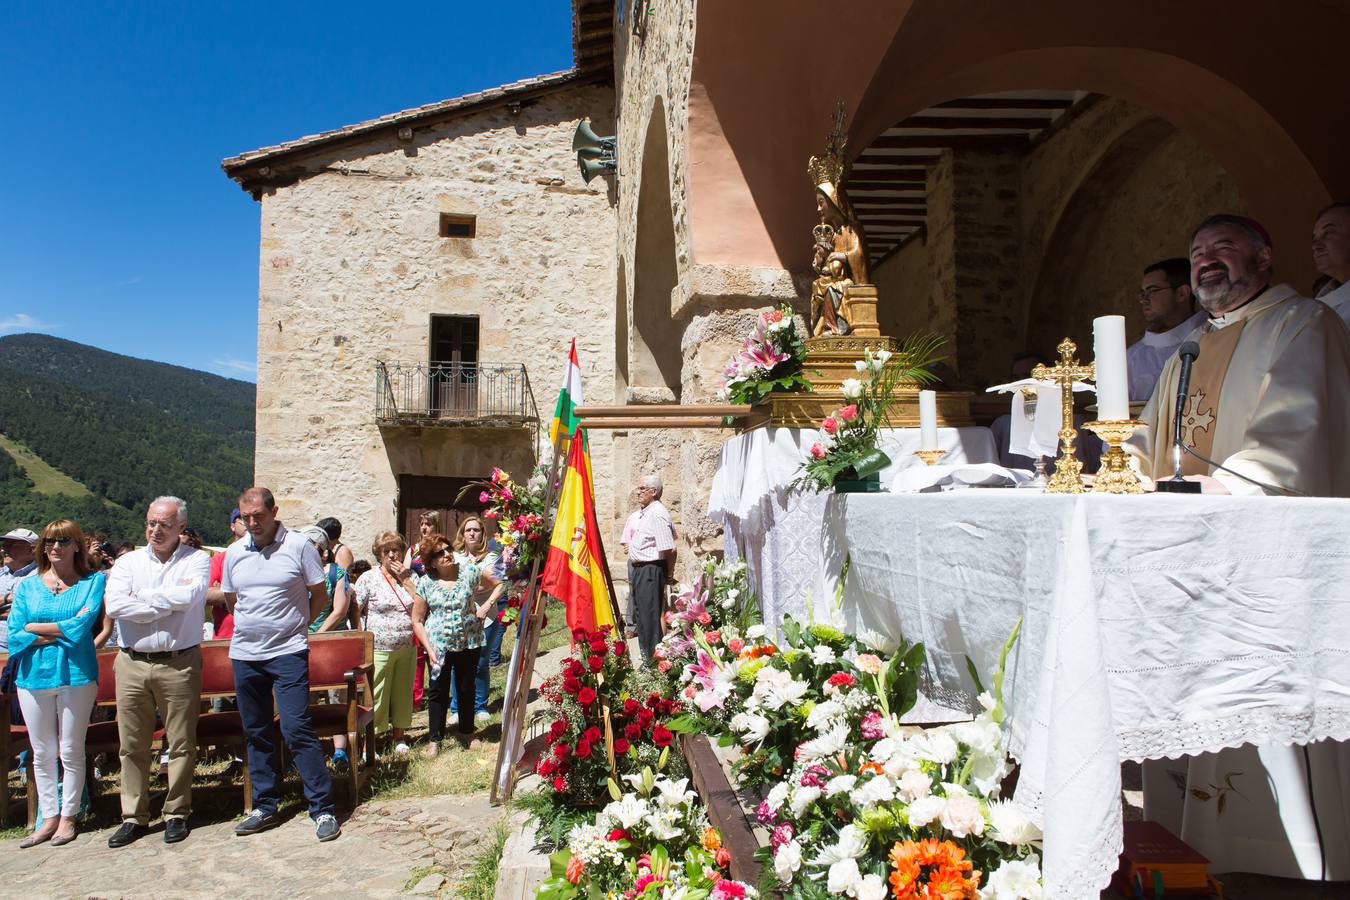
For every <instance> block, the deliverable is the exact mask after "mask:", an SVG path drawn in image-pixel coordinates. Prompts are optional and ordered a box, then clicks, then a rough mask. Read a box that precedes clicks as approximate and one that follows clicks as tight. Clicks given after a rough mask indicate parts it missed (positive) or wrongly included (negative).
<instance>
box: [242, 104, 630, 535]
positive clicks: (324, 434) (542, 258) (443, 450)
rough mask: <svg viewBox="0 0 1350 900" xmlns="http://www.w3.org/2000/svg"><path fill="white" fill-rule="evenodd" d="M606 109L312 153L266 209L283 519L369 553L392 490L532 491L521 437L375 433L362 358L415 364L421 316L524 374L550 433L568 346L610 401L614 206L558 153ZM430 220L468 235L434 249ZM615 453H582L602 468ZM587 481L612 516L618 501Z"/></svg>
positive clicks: (269, 448)
mask: <svg viewBox="0 0 1350 900" xmlns="http://www.w3.org/2000/svg"><path fill="white" fill-rule="evenodd" d="M613 104H614V98H613V92H612V91H611V90H609V89H608V88H604V87H595V86H590V87H575V88H569V89H566V90H563V91H560V92H558V93H556V94H551V95H547V96H545V97H543V98H540V99H538V100H535V101H530V102H527V103H526V104H525V105H524V107H523V108H522V109H520V110H519V111H518V112H515V113H513V112H512V111H511V110H509V109H507V108H501V109H496V110H488V111H483V112H479V113H475V114H472V115H466V116H463V117H461V118H457V119H453V120H450V121H447V122H445V123H443V124H441V125H439V126H437V127H435V128H432V129H428V130H427V131H426V132H425V133H423V132H422V131H420V130H419V131H418V132H417V135H416V138H415V140H414V141H412V142H410V143H407V144H405V143H403V142H400V141H398V140H397V139H396V138H395V137H393V136H390V137H388V138H384V137H375V138H372V140H371V141H370V142H368V143H365V144H362V145H360V146H357V147H354V148H347V149H343V150H340V151H329V152H327V153H321V154H315V155H314V157H313V158H312V160H310V161H309V162H308V163H307V167H308V169H309V171H310V172H311V174H310V175H309V176H308V177H306V178H304V179H302V180H300V181H298V182H297V183H295V184H293V185H291V186H288V187H283V188H278V189H276V190H275V191H274V192H272V193H269V194H267V195H266V196H264V198H263V200H262V237H261V254H260V255H261V259H260V292H259V314H258V320H259V324H258V329H259V331H258V413H257V427H258V452H257V463H256V466H257V472H256V477H257V480H258V482H259V483H262V484H266V485H268V486H270V487H272V488H273V489H274V490H275V491H276V492H277V496H278V498H279V502H280V503H281V505H282V507H283V510H282V516H283V518H284V519H285V521H287V522H289V523H291V524H295V525H298V524H303V523H307V522H313V521H314V520H315V519H317V518H319V517H321V516H325V515H336V516H337V517H338V518H340V519H341V520H342V521H343V524H344V528H345V531H344V538H345V539H347V540H348V541H349V542H350V543H351V544H352V546H353V547H355V548H357V550H358V551H362V552H364V551H365V548H367V547H368V546H369V544H370V541H371V538H372V536H373V535H374V534H375V533H376V532H378V531H381V530H385V529H389V528H392V527H394V526H395V521H394V519H395V503H396V490H397V476H398V475H400V474H417V475H440V476H451V477H481V476H485V475H487V474H488V473H489V472H490V470H491V468H492V466H493V465H498V464H501V465H503V466H504V467H506V468H509V469H510V470H511V471H512V472H513V474H515V475H517V476H519V477H521V478H523V477H526V476H527V475H528V469H529V467H530V465H531V464H532V463H533V461H534V458H535V447H534V435H533V432H532V431H526V430H525V429H514V430H502V429H495V428H493V429H487V428H481V429H462V428H422V429H408V428H394V429H384V430H381V429H380V428H378V427H377V426H376V421H375V363H376V361H377V360H385V361H402V362H414V363H416V362H425V361H426V360H427V358H428V356H429V352H430V351H429V347H428V340H429V324H430V317H431V316H432V315H433V314H447V315H477V316H478V317H479V322H480V348H479V359H480V361H481V362H484V363H525V364H526V366H527V371H528V374H529V378H530V383H531V387H532V388H533V394H534V399H535V403H536V405H537V406H538V409H539V414H540V417H541V418H542V419H543V420H544V421H543V425H544V435H545V437H546V435H547V430H546V429H547V420H548V417H549V416H551V414H552V409H553V402H554V398H555V397H556V395H557V390H558V386H559V383H560V381H561V377H562V370H563V365H564V363H565V360H566V353H567V346H568V343H569V341H570V340H571V338H572V337H573V336H574V335H575V336H576V337H577V352H578V354H579V356H580V359H581V366H582V377H583V383H584V386H585V389H586V392H587V395H588V396H591V397H593V398H598V399H600V400H602V401H603V400H606V399H608V393H607V392H608V388H609V385H612V384H613V380H614V359H615V352H614V344H613V341H612V335H613V333H614V307H613V299H612V298H613V296H614V285H615V232H614V212H613V206H612V203H613V199H612V196H611V193H610V186H609V185H608V184H607V183H606V181H605V180H604V179H600V180H596V181H593V182H592V183H591V185H590V186H589V187H588V186H584V185H583V184H582V183H581V181H580V179H579V177H578V175H577V171H576V161H575V157H574V156H573V153H572V150H571V139H572V132H573V130H574V129H575V127H576V125H577V122H578V121H579V120H581V119H586V118H590V119H593V120H594V121H595V128H596V130H597V131H598V132H600V133H607V130H608V129H612V128H613V122H612V120H611V119H610V116H611V115H612V110H613ZM441 213H454V214H461V215H473V216H476V217H477V222H476V227H477V234H476V237H474V238H442V237H440V236H439V230H438V226H439V217H440V214H441ZM611 446H612V441H611V440H610V437H609V436H608V435H606V434H603V433H602V434H597V435H596V436H595V438H594V439H593V441H592V444H591V447H592V454H593V459H594V465H595V470H596V471H597V472H608V471H610V470H611V468H612V458H611V457H612V453H611ZM597 482H598V484H597V494H598V497H597V504H598V507H599V514H600V516H601V518H602V520H606V519H612V518H613V516H614V515H615V510H616V507H617V506H619V505H621V503H622V501H621V500H619V499H618V498H616V496H615V487H614V482H613V480H611V479H609V478H597ZM358 555H360V554H358Z"/></svg>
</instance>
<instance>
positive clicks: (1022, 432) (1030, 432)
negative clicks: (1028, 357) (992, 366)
mask: <svg viewBox="0 0 1350 900" xmlns="http://www.w3.org/2000/svg"><path fill="white" fill-rule="evenodd" d="M1032 385H1035V387H1036V402H1035V403H1028V402H1027V400H1026V398H1025V397H1023V396H1022V388H1024V387H1030V386H1032ZM1073 389H1074V391H1075V392H1082V391H1089V392H1094V393H1095V391H1096V389H1095V388H1094V387H1093V386H1092V385H1090V384H1085V383H1083V382H1081V381H1075V382H1074V383H1073ZM995 392H997V393H1011V394H1012V409H1011V411H1010V412H1009V424H1008V446H1007V447H999V448H998V450H999V453H1000V454H1001V453H1002V452H1003V451H1004V450H1007V451H1008V453H1010V454H1012V455H1013V456H1021V457H1026V458H1028V459H1032V460H1034V459H1035V458H1036V457H1038V456H1048V457H1050V458H1051V459H1053V458H1055V457H1056V456H1058V455H1059V429H1060V427H1061V426H1062V425H1063V424H1064V422H1063V418H1062V417H1063V414H1064V404H1063V402H1062V401H1061V398H1062V396H1063V390H1062V388H1060V386H1059V385H1058V384H1056V383H1055V382H1053V381H1037V380H1036V379H1034V378H1023V379H1020V380H1019V381H1010V382H1008V383H1007V384H996V385H994V386H993V387H991V388H989V389H988V390H986V392H985V393H995Z"/></svg>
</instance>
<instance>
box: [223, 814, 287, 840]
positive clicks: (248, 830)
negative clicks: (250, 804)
mask: <svg viewBox="0 0 1350 900" xmlns="http://www.w3.org/2000/svg"><path fill="white" fill-rule="evenodd" d="M280 824H281V816H278V815H277V814H276V813H274V812H266V811H265V810H261V809H255V810H253V811H252V812H251V813H249V814H248V816H247V817H246V818H245V819H244V821H242V822H240V823H239V824H238V825H235V826H234V833H235V834H238V835H244V834H257V833H258V832H260V831H266V830H267V829H269V828H275V827H276V826H278V825H280Z"/></svg>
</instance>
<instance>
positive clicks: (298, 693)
mask: <svg viewBox="0 0 1350 900" xmlns="http://www.w3.org/2000/svg"><path fill="white" fill-rule="evenodd" d="M230 662H231V663H232V664H233V665H234V690H235V694H236V696H237V697H238V700H239V717H240V719H242V720H243V723H244V734H245V735H247V737H248V774H249V778H250V779H251V780H252V782H253V808H254V809H257V810H262V811H263V812H267V813H275V812H276V811H277V806H278V805H279V804H280V802H281V783H280V782H281V777H280V772H279V771H278V770H279V769H280V766H279V765H278V759H277V743H276V735H275V731H274V729H273V726H272V699H273V696H275V697H276V711H277V715H279V716H280V718H281V736H282V737H283V738H285V740H286V746H287V747H289V748H290V750H291V755H292V756H293V757H294V758H295V767H296V768H297V769H298V770H299V771H300V780H301V781H303V782H304V785H305V799H306V800H308V801H309V815H310V817H311V818H317V817H319V816H320V815H323V814H324V813H332V812H333V782H332V779H331V778H330V777H329V775H328V761H327V759H326V758H325V757H324V752H323V746H322V745H321V744H320V743H319V739H318V737H316V736H315V734H314V725H313V724H312V723H311V722H310V720H309V651H308V650H301V651H300V652H298V653H288V654H286V655H284V656H274V657H272V658H271V659H258V660H245V659H234V660H230Z"/></svg>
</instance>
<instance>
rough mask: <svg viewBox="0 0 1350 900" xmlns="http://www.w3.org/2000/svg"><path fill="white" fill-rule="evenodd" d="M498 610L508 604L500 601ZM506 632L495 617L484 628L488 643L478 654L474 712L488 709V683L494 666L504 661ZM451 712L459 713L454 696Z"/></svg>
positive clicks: (451, 699)
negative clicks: (503, 641)
mask: <svg viewBox="0 0 1350 900" xmlns="http://www.w3.org/2000/svg"><path fill="white" fill-rule="evenodd" d="M497 606H498V611H499V612H500V610H502V609H505V608H506V604H505V603H504V602H502V601H498V604H497ZM504 634H506V626H505V625H503V624H502V623H501V622H498V621H497V619H496V618H495V617H494V618H493V619H492V621H491V622H489V623H488V625H487V627H486V628H484V629H483V636H484V637H485V638H487V644H486V646H484V647H483V652H482V653H480V654H478V674H477V675H475V676H474V680H473V694H474V697H473V709H474V713H475V714H477V713H485V712H487V711H488V685H489V684H490V682H491V680H492V671H491V670H492V666H495V665H498V664H500V663H501V661H502V635H504ZM450 712H452V713H454V714H455V715H459V704H458V703H456V702H455V699H454V697H453V696H452V697H451V698H450Z"/></svg>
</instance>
